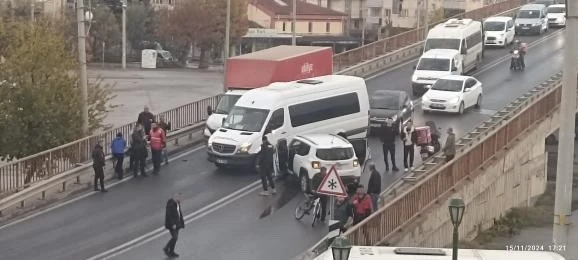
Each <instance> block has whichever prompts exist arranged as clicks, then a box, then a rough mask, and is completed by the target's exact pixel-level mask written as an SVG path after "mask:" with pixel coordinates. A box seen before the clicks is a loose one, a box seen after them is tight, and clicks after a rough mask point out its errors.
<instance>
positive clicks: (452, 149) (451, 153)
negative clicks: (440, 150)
mask: <svg viewBox="0 0 578 260" xmlns="http://www.w3.org/2000/svg"><path fill="white" fill-rule="evenodd" d="M444 154H445V155H446V162H449V161H451V160H452V159H454V157H455V156H456V134H454V129H453V128H451V127H450V128H448V137H447V138H446V144H445V145H444Z"/></svg>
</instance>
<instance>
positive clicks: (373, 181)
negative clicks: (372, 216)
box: [367, 163, 381, 209]
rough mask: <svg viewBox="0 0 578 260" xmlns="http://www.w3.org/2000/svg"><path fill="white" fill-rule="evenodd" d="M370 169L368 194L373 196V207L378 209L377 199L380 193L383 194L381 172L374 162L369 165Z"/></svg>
mask: <svg viewBox="0 0 578 260" xmlns="http://www.w3.org/2000/svg"><path fill="white" fill-rule="evenodd" d="M369 170H370V171H371V175H369V182H368V183H367V194H369V196H371V202H372V205H373V208H374V209H376V208H377V199H378V198H379V194H381V173H379V172H378V171H377V169H376V168H375V164H373V163H372V164H370V165H369Z"/></svg>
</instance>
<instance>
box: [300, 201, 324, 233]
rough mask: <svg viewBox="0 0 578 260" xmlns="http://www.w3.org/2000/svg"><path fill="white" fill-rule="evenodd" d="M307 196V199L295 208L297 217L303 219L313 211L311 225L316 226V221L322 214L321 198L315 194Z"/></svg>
mask: <svg viewBox="0 0 578 260" xmlns="http://www.w3.org/2000/svg"><path fill="white" fill-rule="evenodd" d="M306 197H307V199H306V200H305V201H303V202H301V203H299V205H297V207H296V208H295V219H297V220H301V219H302V218H303V217H304V216H305V215H310V214H311V213H313V223H311V226H315V222H316V221H317V220H318V219H319V217H320V216H321V215H320V214H321V213H320V210H321V203H320V199H319V196H314V195H306ZM311 211H313V212H311Z"/></svg>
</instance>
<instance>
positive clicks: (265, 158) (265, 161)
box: [257, 136, 277, 196]
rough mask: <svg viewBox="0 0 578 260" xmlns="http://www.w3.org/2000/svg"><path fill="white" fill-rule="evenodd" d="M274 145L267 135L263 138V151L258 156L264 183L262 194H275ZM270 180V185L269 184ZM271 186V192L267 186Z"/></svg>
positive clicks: (260, 173)
mask: <svg viewBox="0 0 578 260" xmlns="http://www.w3.org/2000/svg"><path fill="white" fill-rule="evenodd" d="M273 154H274V150H273V145H271V143H269V140H268V139H267V137H266V136H263V138H262V144H261V151H259V155H258V156H257V160H258V161H257V164H258V165H259V175H260V176H261V184H262V185H263V191H262V192H261V195H262V196H269V195H271V194H275V193H276V192H277V191H276V190H275V182H274V181H273ZM267 181H269V185H267ZM268 186H271V193H269V191H268V189H267V187H268Z"/></svg>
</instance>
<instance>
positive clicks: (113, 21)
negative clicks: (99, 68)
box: [89, 6, 122, 58]
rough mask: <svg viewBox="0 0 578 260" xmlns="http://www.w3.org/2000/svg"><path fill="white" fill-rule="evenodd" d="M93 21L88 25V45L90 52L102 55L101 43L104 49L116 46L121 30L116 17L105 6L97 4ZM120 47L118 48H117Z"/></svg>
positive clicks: (118, 42)
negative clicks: (89, 37)
mask: <svg viewBox="0 0 578 260" xmlns="http://www.w3.org/2000/svg"><path fill="white" fill-rule="evenodd" d="M92 21H93V23H92V24H91V26H90V32H89V33H90V36H91V39H90V43H91V44H90V45H91V46H92V48H91V49H92V50H93V52H92V54H93V55H94V56H96V57H99V58H100V57H101V56H102V51H103V48H102V43H104V44H105V49H112V48H113V47H118V46H117V45H119V44H120V43H121V40H122V39H121V37H122V32H121V28H120V24H119V22H118V19H117V18H116V16H115V15H114V13H113V12H112V10H111V9H110V8H108V7H107V6H98V7H97V8H95V9H94V12H93V19H92ZM118 49H120V48H118Z"/></svg>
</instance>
